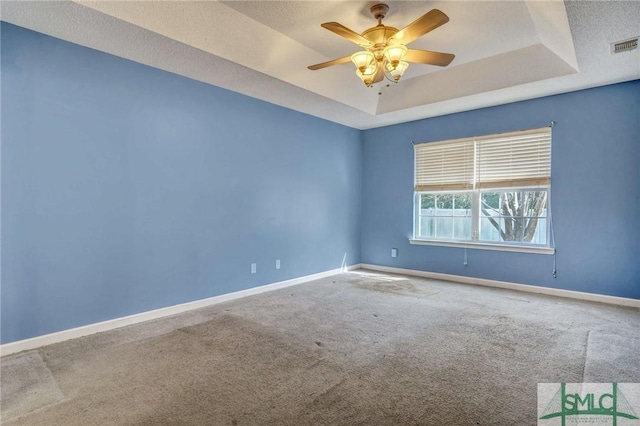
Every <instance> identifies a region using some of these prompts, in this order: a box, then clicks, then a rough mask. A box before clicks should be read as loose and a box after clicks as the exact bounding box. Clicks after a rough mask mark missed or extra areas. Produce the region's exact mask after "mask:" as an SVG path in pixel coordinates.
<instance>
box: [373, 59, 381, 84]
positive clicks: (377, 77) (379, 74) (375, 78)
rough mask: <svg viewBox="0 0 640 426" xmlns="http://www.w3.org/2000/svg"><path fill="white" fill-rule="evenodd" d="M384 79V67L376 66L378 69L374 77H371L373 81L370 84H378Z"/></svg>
mask: <svg viewBox="0 0 640 426" xmlns="http://www.w3.org/2000/svg"><path fill="white" fill-rule="evenodd" d="M383 79H384V67H383V66H382V64H380V63H379V64H378V68H376V75H374V76H373V80H372V81H371V84H375V83H379V82H381V81H382V80H383Z"/></svg>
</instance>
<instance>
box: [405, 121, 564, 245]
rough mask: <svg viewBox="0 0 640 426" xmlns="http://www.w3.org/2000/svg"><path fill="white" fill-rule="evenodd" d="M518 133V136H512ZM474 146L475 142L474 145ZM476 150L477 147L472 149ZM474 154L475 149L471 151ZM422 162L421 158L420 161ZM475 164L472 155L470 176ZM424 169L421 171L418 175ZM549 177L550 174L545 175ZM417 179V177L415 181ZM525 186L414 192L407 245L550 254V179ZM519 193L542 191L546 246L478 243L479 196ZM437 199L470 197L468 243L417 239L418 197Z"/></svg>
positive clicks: (418, 230)
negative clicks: (449, 196)
mask: <svg viewBox="0 0 640 426" xmlns="http://www.w3.org/2000/svg"><path fill="white" fill-rule="evenodd" d="M536 130H540V129H532V130H530V131H524V132H522V133H526V132H535V131H536ZM514 133H518V132H514ZM503 135H504V134H495V135H487V136H482V137H480V138H462V139H456V140H450V141H437V142H430V143H429V144H431V143H435V144H446V143H451V144H454V143H462V142H463V141H468V140H474V141H475V140H487V139H491V138H501V137H502V136H503ZM551 138H552V135H551V130H550V129H549V154H548V155H549V161H550V158H551V152H550V149H551V148H550V147H551ZM474 143H475V142H474ZM474 146H477V145H474ZM474 151H475V149H474ZM416 155H417V154H414V158H416V160H415V161H417V157H416ZM422 158H424V157H422ZM477 161H479V159H478V158H477V154H476V153H474V160H473V163H474V166H473V167H474V175H475V174H476V173H477V172H478V169H477V167H478V165H477V164H476V162H477ZM417 167H418V166H417V162H414V176H417V170H418V169H417ZM422 170H424V169H421V172H422ZM549 176H550V172H549ZM416 179H417V177H416ZM531 183H532V182H529V184H526V185H523V186H515V185H514V186H508V187H495V188H492V187H482V186H480V185H476V184H475V178H474V184H473V186H472V187H468V188H466V189H456V190H447V189H442V190H426V191H425V190H422V191H420V190H416V189H417V188H418V186H417V185H416V188H414V196H413V206H414V209H413V210H414V211H413V233H412V237H411V238H410V239H409V242H410V244H416V245H431V246H443V247H462V248H472V249H484V250H499V251H514V252H525V253H536V254H554V253H555V248H553V247H552V244H553V241H552V236H553V232H552V223H551V207H550V206H551V182H550V178H549V179H548V181H547V182H546V183H544V184H531ZM522 191H546V194H547V195H546V214H545V216H541V217H544V218H545V237H546V244H535V243H526V242H520V241H485V240H479V234H480V225H481V220H482V217H483V215H482V209H481V206H480V202H481V201H480V200H481V196H482V194H483V193H496V192H498V193H499V192H522ZM425 194H428V195H437V194H451V195H456V194H471V197H472V209H471V235H470V238H469V239H455V238H437V237H436V238H430V237H422V236H419V232H420V225H421V220H423V218H426V217H424V216H422V215H421V199H422V195H425Z"/></svg>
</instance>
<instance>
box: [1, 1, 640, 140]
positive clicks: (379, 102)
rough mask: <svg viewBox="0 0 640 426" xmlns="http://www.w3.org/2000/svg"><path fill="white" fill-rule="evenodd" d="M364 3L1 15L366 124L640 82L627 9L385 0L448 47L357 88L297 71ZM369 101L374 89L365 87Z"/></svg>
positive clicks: (637, 26) (127, 7)
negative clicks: (431, 22)
mask: <svg viewBox="0 0 640 426" xmlns="http://www.w3.org/2000/svg"><path fill="white" fill-rule="evenodd" d="M375 3H376V2H370V1H368V2H367V1H363V2H353V1H324V2H315V1H226V2H218V1H200V2H191V1H99V2H94V1H43V2H38V1H6V0H2V3H1V6H2V8H1V9H0V14H1V15H0V17H1V18H2V20H4V21H7V22H11V23H14V24H16V25H20V26H23V27H26V28H29V29H33V30H35V31H39V32H42V33H45V34H49V35H52V36H54V37H59V38H61V39H64V40H68V41H71V42H74V43H77V44H80V45H84V46H88V47H91V48H94V49H98V50H102V51H105V52H108V53H111V54H114V55H117V56H121V57H124V58H127V59H131V60H134V61H136V62H140V63H143V64H147V65H150V66H153V67H156V68H160V69H164V70H167V71H170V72H174V73H177V74H181V75H184V76H187V77H190V78H194V79H197V80H200V81H204V82H207V83H211V84H214V85H217V86H221V87H224V88H227V89H230V90H234V91H237V92H240V93H243V94H246V95H248V96H252V97H255V98H259V99H263V100H266V101H269V102H272V103H275V104H278V105H282V106H285V107H288V108H292V109H295V110H298V111H302V112H305V113H308V114H311V115H315V116H318V117H322V118H325V119H328V120H332V121H335V122H338V123H341V124H345V125H347V126H351V127H355V128H359V129H366V128H372V127H379V126H384V125H388V124H395V123H400V122H405V121H410V120H416V119H420V118H425V117H432V116H437V115H443V114H448V113H453V112H459V111H464V110H469V109H475V108H480V107H485V106H491V105H498V104H503V103H508V102H513V101H517V100H523V99H530V98H535V97H540V96H545V95H550V94H556V93H563V92H568V91H573V90H579V89H583V88H588V87H594V86H599V85H604V84H610V83H616V82H620V81H627V80H633V79H638V78H640V53H639V52H640V49H636V50H634V51H632V52H625V53H621V54H618V55H611V52H610V43H612V42H615V41H619V40H624V39H628V38H631V37H635V36H638V35H640V2H638V1H628V2H624V1H568V2H562V1H515V0H514V1H500V2H492V1H434V2H429V1H389V2H387V4H389V6H390V11H389V13H388V15H387V17H386V18H385V20H384V23H385V24H386V25H390V26H395V27H397V28H402V27H404V26H406V25H407V24H409V23H410V22H412V21H413V20H414V19H416V18H417V17H419V16H421V15H422V14H424V13H426V12H428V11H429V10H431V9H433V8H437V9H440V10H442V11H443V12H444V13H446V14H447V15H448V16H449V18H450V21H449V23H447V24H445V25H443V26H442V27H440V28H437V29H436V30H434V31H433V32H431V33H428V34H427V35H425V36H424V37H422V38H420V39H418V40H416V41H414V42H413V43H411V45H410V47H412V48H415V49H425V50H435V51H441V52H449V53H454V54H455V55H456V59H455V60H454V61H453V62H452V63H451V65H449V66H448V67H446V68H439V67H435V66H428V65H419V64H411V66H410V67H409V70H408V71H407V73H406V74H405V76H404V77H403V79H402V80H401V82H400V83H398V84H391V85H389V87H387V86H386V83H385V84H382V85H379V87H376V88H374V89H367V88H366V87H365V86H364V85H363V84H362V83H361V82H360V80H359V79H358V78H357V77H356V76H355V69H354V67H353V65H352V64H350V63H348V64H342V65H337V66H334V67H331V68H327V69H323V70H318V71H309V70H308V69H307V68H306V67H307V66H308V65H311V64H314V63H318V62H324V61H326V60H330V59H334V58H337V57H342V56H346V55H348V54H351V53H353V52H355V51H356V50H358V47H357V46H356V45H355V44H352V43H350V42H348V41H346V40H344V39H342V38H340V37H338V36H336V35H335V34H333V33H331V32H329V31H327V30H325V29H323V28H321V27H320V24H321V23H323V22H329V21H338V22H340V23H342V24H343V25H345V26H347V27H349V28H351V29H353V30H354V31H356V32H362V31H364V30H365V29H367V28H369V27H371V26H374V25H375V24H376V22H375V20H374V19H373V18H372V17H371V15H370V13H369V8H370V6H371V5H372V4H375ZM379 92H381V93H382V94H381V95H379V94H378V93H379Z"/></svg>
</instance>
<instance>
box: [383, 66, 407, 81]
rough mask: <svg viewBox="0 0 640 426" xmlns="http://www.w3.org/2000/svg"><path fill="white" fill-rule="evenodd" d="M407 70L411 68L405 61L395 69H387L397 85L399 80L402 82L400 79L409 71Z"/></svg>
mask: <svg viewBox="0 0 640 426" xmlns="http://www.w3.org/2000/svg"><path fill="white" fill-rule="evenodd" d="M407 68H409V64H408V63H407V62H405V61H400V62H398V65H396V67H395V68H393V69H390V67H387V70H388V71H389V74H391V77H393V81H395V82H396V83H397V82H398V80H400V77H402V74H404V72H405V71H406V70H407Z"/></svg>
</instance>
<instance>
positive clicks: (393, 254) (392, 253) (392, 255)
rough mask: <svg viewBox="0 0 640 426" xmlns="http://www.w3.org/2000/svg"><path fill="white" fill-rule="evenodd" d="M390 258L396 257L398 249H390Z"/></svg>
mask: <svg viewBox="0 0 640 426" xmlns="http://www.w3.org/2000/svg"><path fill="white" fill-rule="evenodd" d="M391 257H398V249H395V248H392V249H391Z"/></svg>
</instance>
